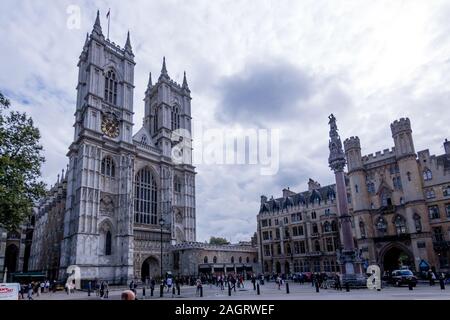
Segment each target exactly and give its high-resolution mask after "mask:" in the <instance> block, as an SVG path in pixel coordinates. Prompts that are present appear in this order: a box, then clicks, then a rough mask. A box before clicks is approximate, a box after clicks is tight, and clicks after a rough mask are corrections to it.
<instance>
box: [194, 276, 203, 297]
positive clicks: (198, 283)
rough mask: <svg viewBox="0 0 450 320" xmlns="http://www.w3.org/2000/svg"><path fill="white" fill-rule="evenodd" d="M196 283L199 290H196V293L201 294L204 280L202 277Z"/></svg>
mask: <svg viewBox="0 0 450 320" xmlns="http://www.w3.org/2000/svg"><path fill="white" fill-rule="evenodd" d="M196 284H197V290H196V292H195V295H196V296H200V290H201V288H202V281H201V280H200V278H198V279H197V282H196Z"/></svg>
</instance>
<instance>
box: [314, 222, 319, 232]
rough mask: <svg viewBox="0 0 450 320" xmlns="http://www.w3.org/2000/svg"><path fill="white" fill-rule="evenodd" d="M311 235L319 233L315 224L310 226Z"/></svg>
mask: <svg viewBox="0 0 450 320" xmlns="http://www.w3.org/2000/svg"><path fill="white" fill-rule="evenodd" d="M312 233H313V234H317V233H319V228H317V223H313V225H312Z"/></svg>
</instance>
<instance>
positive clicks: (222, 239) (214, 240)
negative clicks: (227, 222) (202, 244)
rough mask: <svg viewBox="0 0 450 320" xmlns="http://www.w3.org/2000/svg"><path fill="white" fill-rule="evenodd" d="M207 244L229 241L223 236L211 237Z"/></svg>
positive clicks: (221, 243) (219, 243) (226, 242)
mask: <svg viewBox="0 0 450 320" xmlns="http://www.w3.org/2000/svg"><path fill="white" fill-rule="evenodd" d="M209 244H217V245H223V244H230V242H229V241H227V239H225V238H221V237H211V238H210V239H209Z"/></svg>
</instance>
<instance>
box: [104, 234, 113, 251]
mask: <svg viewBox="0 0 450 320" xmlns="http://www.w3.org/2000/svg"><path fill="white" fill-rule="evenodd" d="M111 247H112V236H111V231H109V230H108V231H107V232H106V236H105V256H110V255H111Z"/></svg>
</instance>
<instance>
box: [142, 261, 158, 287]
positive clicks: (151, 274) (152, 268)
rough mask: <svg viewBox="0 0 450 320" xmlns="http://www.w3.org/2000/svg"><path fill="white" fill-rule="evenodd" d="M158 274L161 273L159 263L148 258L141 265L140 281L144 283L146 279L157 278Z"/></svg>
mask: <svg viewBox="0 0 450 320" xmlns="http://www.w3.org/2000/svg"><path fill="white" fill-rule="evenodd" d="M160 273H161V270H160V265H159V261H158V259H156V258H155V257H148V258H147V259H145V261H144V262H143V263H142V268H141V278H142V281H145V279H147V278H148V279H150V278H159V276H160Z"/></svg>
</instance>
